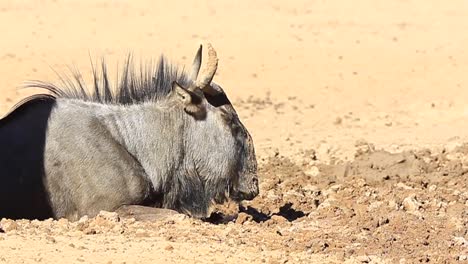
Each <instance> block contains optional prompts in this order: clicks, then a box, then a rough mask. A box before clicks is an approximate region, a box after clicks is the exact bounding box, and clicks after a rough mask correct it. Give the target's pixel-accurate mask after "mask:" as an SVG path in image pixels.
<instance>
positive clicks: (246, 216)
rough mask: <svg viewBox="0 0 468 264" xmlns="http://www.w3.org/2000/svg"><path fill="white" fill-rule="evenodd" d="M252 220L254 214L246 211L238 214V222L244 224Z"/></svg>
mask: <svg viewBox="0 0 468 264" xmlns="http://www.w3.org/2000/svg"><path fill="white" fill-rule="evenodd" d="M249 221H252V216H251V215H249V214H246V213H243V212H241V213H239V214H238V215H237V219H236V224H239V225H243V224H244V223H245V222H249Z"/></svg>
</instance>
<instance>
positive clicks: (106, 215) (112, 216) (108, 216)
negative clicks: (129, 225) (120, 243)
mask: <svg viewBox="0 0 468 264" xmlns="http://www.w3.org/2000/svg"><path fill="white" fill-rule="evenodd" d="M97 217H100V218H103V219H105V220H108V221H111V222H119V221H120V218H119V215H118V214H117V213H116V212H107V211H100V212H99V214H98V215H97Z"/></svg>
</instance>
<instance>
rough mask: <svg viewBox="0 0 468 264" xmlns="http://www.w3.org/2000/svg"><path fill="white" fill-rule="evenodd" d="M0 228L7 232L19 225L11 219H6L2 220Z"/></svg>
mask: <svg viewBox="0 0 468 264" xmlns="http://www.w3.org/2000/svg"><path fill="white" fill-rule="evenodd" d="M0 228H1V229H2V230H3V231H5V232H11V231H14V230H17V229H18V228H19V225H18V224H17V223H16V222H15V221H14V220H11V219H5V220H2V221H1V222H0Z"/></svg>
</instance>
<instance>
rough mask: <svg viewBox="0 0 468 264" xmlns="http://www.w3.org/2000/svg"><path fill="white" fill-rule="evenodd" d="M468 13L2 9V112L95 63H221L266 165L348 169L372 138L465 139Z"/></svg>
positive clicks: (40, 5) (52, 5)
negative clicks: (321, 155) (335, 158)
mask: <svg viewBox="0 0 468 264" xmlns="http://www.w3.org/2000/svg"><path fill="white" fill-rule="evenodd" d="M466 11H468V2H466V1H457V0H455V1H450V3H447V2H443V1H423V0H407V1H404V0H399V1H374V0H358V1H338V0H332V1H312V0H308V1H304V0H295V1H271V0H268V1H266V0H265V1H263V0H255V1H227V0H226V1H225V0H220V1H149V0H148V1H145V0H141V1H122V0H119V1H101V0H97V1H96V0H93V1H91V0H80V1H74V0H68V1H52V0H43V1H2V2H0V32H1V34H2V37H1V41H0V83H1V88H0V113H1V114H4V113H5V112H6V111H7V110H8V109H9V108H10V107H11V106H12V105H14V104H15V103H16V102H17V101H18V100H19V99H21V98H23V97H25V96H26V95H28V94H29V93H31V91H18V90H17V88H18V86H20V85H21V84H22V83H23V82H24V81H27V80H31V79H35V80H36V79H38V80H44V81H52V82H54V81H56V80H57V77H56V75H55V74H54V72H53V71H52V70H51V67H52V68H53V69H55V70H57V71H59V72H66V66H67V65H76V67H77V68H78V69H80V71H81V72H82V73H83V75H84V78H85V79H86V80H90V77H91V75H90V72H91V71H90V69H91V67H90V56H91V58H92V59H93V60H95V59H99V58H101V57H105V58H106V60H107V61H108V62H109V69H110V74H111V75H113V74H115V73H116V72H117V65H118V63H119V62H120V64H121V63H122V62H123V60H124V58H125V56H126V55H127V54H128V53H129V52H132V53H133V55H134V57H135V60H136V61H140V60H141V61H143V62H144V61H151V60H155V59H157V58H158V57H159V55H160V54H161V53H164V54H165V55H166V56H167V57H168V58H169V59H170V60H171V61H172V62H174V63H180V64H181V65H187V66H188V65H190V63H191V60H192V57H193V55H194V53H195V51H196V48H197V46H198V44H199V43H200V42H202V41H210V42H211V43H212V44H213V46H214V47H215V49H216V50H217V51H218V56H219V58H220V63H219V70H218V73H217V76H216V77H215V78H216V79H215V80H216V82H217V83H220V84H221V85H222V86H223V87H224V88H225V90H226V92H227V93H228V95H229V97H230V98H231V99H232V101H233V102H234V106H235V107H237V109H238V111H239V113H240V115H241V117H242V119H243V120H244V122H245V123H246V125H247V127H248V128H249V130H251V132H252V134H253V135H254V139H255V141H256V143H257V145H258V147H257V148H258V149H259V152H260V153H266V152H268V151H276V150H277V149H281V150H282V151H284V152H286V153H287V154H291V155H293V154H294V153H298V152H300V151H303V150H305V149H308V148H322V149H324V151H325V152H334V153H335V154H336V155H339V156H343V157H347V156H349V155H350V153H351V152H350V151H351V147H352V146H353V145H354V143H355V142H356V140H359V139H361V138H364V139H366V140H368V141H371V142H374V143H376V144H378V145H379V146H382V147H385V148H389V149H401V148H405V147H409V148H411V147H414V146H438V145H440V144H446V143H447V142H451V141H454V140H455V141H460V140H465V139H466V138H467V137H466V134H464V133H463V132H464V131H466V128H467V126H466V125H465V123H466V122H465V119H466V117H467V114H468V108H467V106H466V104H465V101H466V99H467V98H468V91H467V89H466V87H467V85H468V75H467V72H468V55H467V52H466V47H467V46H468V34H467V33H468V20H467V19H466Z"/></svg>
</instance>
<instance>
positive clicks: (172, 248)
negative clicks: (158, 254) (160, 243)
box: [164, 245, 174, 251]
mask: <svg viewBox="0 0 468 264" xmlns="http://www.w3.org/2000/svg"><path fill="white" fill-rule="evenodd" d="M164 249H165V250H167V251H172V250H174V247H173V246H171V245H167V246H165V247H164Z"/></svg>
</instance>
